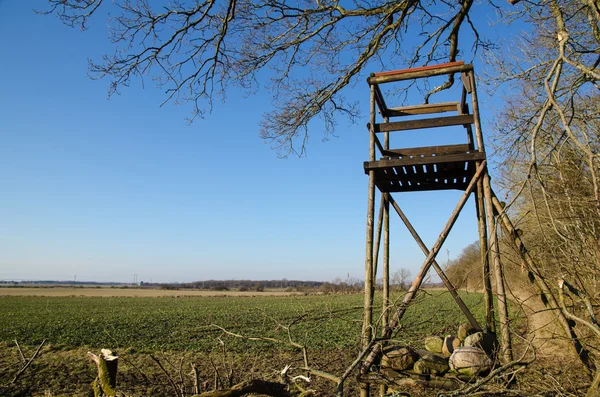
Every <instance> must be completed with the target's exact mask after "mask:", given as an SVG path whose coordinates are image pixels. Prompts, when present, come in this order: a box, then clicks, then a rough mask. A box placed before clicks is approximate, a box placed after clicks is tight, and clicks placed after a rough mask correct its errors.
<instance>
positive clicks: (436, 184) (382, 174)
mask: <svg viewBox="0 0 600 397" xmlns="http://www.w3.org/2000/svg"><path fill="white" fill-rule="evenodd" d="M484 159H485V153H483V152H478V151H473V152H463V153H452V154H435V153H433V154H430V155H412V156H404V157H402V158H392V159H382V160H378V161H366V162H365V163H364V168H365V173H369V171H370V170H374V171H375V184H376V185H377V187H378V188H379V190H380V191H381V192H383V193H393V192H415V191H426V190H448V189H455V190H465V189H466V188H467V186H468V185H469V182H470V181H471V178H472V177H473V175H474V174H475V168H476V166H475V163H476V162H477V161H481V160H484Z"/></svg>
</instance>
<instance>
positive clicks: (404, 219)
mask: <svg viewBox="0 0 600 397" xmlns="http://www.w3.org/2000/svg"><path fill="white" fill-rule="evenodd" d="M389 200H390V204H391V205H392V206H393V207H394V209H395V210H396V212H397V213H398V216H400V218H401V219H402V222H404V225H406V228H407V229H408V231H409V232H410V234H412V236H413V237H414V239H415V241H416V242H417V244H419V247H421V250H422V251H423V253H424V254H425V256H429V253H430V251H429V249H428V248H427V246H426V245H425V243H424V242H423V240H421V236H419V234H418V233H417V231H416V230H415V228H414V227H413V225H412V224H411V223H410V221H409V220H408V218H407V217H406V215H405V214H404V212H403V211H402V210H401V209H400V206H399V205H398V203H396V201H395V200H394V199H393V198H392V196H391V195H390V197H389ZM431 265H433V268H434V269H435V271H436V272H437V274H438V275H439V276H440V278H441V279H442V282H443V283H444V285H445V286H446V288H447V289H448V292H450V295H452V297H453V298H454V300H455V301H456V303H457V304H458V306H459V307H460V310H462V312H463V313H464V315H465V317H467V320H469V323H470V324H471V325H472V326H473V328H475V329H477V330H481V329H482V328H481V326H480V325H479V323H478V322H477V320H475V317H473V314H472V313H471V311H470V310H469V308H468V307H467V305H465V302H463V300H462V299H461V297H460V296H459V295H458V293H457V292H456V288H454V285H452V282H451V281H450V280H449V279H448V277H447V276H446V273H444V271H443V270H442V268H441V267H440V265H439V264H438V263H437V261H436V260H435V256H434V258H433V259H432V260H431ZM427 269H429V267H427Z"/></svg>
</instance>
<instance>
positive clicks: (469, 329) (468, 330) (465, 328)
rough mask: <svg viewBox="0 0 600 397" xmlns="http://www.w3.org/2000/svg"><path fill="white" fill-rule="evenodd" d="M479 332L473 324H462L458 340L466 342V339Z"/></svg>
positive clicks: (459, 328)
mask: <svg viewBox="0 0 600 397" xmlns="http://www.w3.org/2000/svg"><path fill="white" fill-rule="evenodd" d="M475 332H477V330H476V329H475V328H474V327H473V326H472V325H471V324H467V323H465V324H461V325H460V326H459V327H458V339H460V340H461V341H464V340H465V338H466V337H467V336H469V335H471V334H473V333H475Z"/></svg>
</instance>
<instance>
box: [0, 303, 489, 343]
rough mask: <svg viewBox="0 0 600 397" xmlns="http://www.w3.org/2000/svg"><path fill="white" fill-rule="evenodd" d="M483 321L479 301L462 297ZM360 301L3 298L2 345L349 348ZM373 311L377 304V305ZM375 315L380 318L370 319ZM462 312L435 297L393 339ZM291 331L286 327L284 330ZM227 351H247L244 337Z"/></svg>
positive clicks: (445, 327)
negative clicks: (281, 343)
mask: <svg viewBox="0 0 600 397" xmlns="http://www.w3.org/2000/svg"><path fill="white" fill-rule="evenodd" d="M463 298H464V299H465V301H466V302H467V305H469V306H470V307H472V309H473V311H474V313H475V315H476V316H477V317H479V318H480V319H481V318H483V306H482V302H481V295H479V294H465V295H464V296H463ZM362 300H363V297H362V295H359V294H354V295H310V296H287V297H274V296H266V297H200V298H196V297H183V298H119V297H114V298H94V297H2V298H0V313H2V326H1V327H0V340H2V341H7V342H10V341H13V340H18V341H19V343H21V344H28V345H35V344H37V343H39V342H40V341H41V340H42V339H46V340H47V341H48V342H49V343H51V344H57V345H66V346H88V347H105V346H111V347H114V348H123V347H134V348H136V349H140V350H159V349H167V350H190V349H191V350H204V349H210V348H211V347H212V345H213V344H214V338H215V337H217V336H219V335H220V334H221V331H220V330H219V329H218V328H216V327H215V325H216V326H220V327H223V328H225V329H227V330H228V331H231V332H235V333H239V334H243V335H246V336H267V337H274V338H283V339H287V328H290V330H291V335H292V337H293V339H294V340H295V341H296V342H299V343H302V344H305V345H307V346H308V347H310V348H319V349H322V348H329V347H342V348H348V347H355V346H356V345H357V343H358V340H359V337H360V329H361V318H362V317H361V316H362ZM378 306H379V305H378ZM375 315H376V316H377V315H378V312H376V313H375ZM464 321H465V320H464V318H463V316H462V313H461V312H460V310H459V309H458V307H457V306H456V304H455V303H454V301H453V300H452V298H451V297H450V295H449V294H448V293H441V292H440V291H435V292H432V293H430V297H423V298H422V299H421V302H420V303H418V304H416V305H413V307H411V308H410V309H409V311H408V312H407V315H406V320H405V321H404V324H405V327H404V328H405V329H404V331H403V332H402V333H401V334H399V335H398V337H400V338H403V339H407V342H410V341H412V340H413V339H414V338H415V337H419V335H420V334H422V333H424V332H425V333H439V334H440V335H443V334H446V333H452V332H454V330H455V328H456V326H457V324H458V323H460V322H464ZM290 325H291V327H290ZM231 343H232V345H235V346H239V347H242V348H244V349H245V348H247V347H248V346H247V345H253V344H255V343H248V342H247V341H244V340H242V339H235V338H234V339H233V340H232V341H231Z"/></svg>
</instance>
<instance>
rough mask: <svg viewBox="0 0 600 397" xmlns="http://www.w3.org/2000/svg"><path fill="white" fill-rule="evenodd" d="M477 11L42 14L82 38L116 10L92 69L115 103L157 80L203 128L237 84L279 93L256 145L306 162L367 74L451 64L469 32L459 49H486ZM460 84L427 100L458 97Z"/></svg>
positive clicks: (250, 8) (175, 9)
mask: <svg viewBox="0 0 600 397" xmlns="http://www.w3.org/2000/svg"><path fill="white" fill-rule="evenodd" d="M105 3H106V4H105ZM473 4H474V1H473V0H461V1H459V2H446V1H440V0H435V1H433V2H423V1H420V0H401V1H379V0H377V1H369V2H367V1H363V0H353V1H349V2H345V3H344V4H343V5H342V4H341V3H340V2H338V1H335V0H316V1H309V0H297V1H293V2H290V1H284V0H259V1H251V0H228V1H216V0H206V1H200V0H198V1H184V0H172V1H162V2H161V1H153V2H150V1H148V0H114V1H113V2H112V3H111V4H108V2H105V1H103V0H49V8H48V9H46V10H41V11H39V12H41V13H47V14H56V15H57V16H58V17H59V18H60V19H61V20H62V21H63V22H64V23H65V24H67V25H69V26H73V27H80V28H82V29H85V28H86V26H88V24H89V23H90V19H91V18H92V17H93V16H95V15H96V14H99V13H101V12H102V10H107V11H110V18H109V24H108V26H109V35H110V39H111V40H112V42H113V43H114V46H115V51H114V53H113V54H112V55H105V56H104V57H103V60H102V61H101V62H96V61H90V65H89V67H90V74H91V76H92V77H94V78H102V77H108V78H110V79H111V84H110V90H109V93H110V94H113V93H115V92H118V91H119V89H121V88H122V87H127V86H128V85H129V84H130V83H131V81H132V80H133V79H136V78H140V79H143V78H147V77H151V78H152V79H154V80H155V81H156V83H157V84H158V86H159V87H161V88H163V89H165V90H166V98H165V102H169V101H172V102H176V103H191V104H192V106H193V116H194V117H196V116H202V114H203V113H204V112H205V111H206V110H207V109H210V108H211V107H212V105H213V100H214V99H215V98H216V97H224V95H225V91H226V89H227V87H228V86H230V85H234V86H238V87H242V88H244V89H246V90H247V91H248V92H249V93H253V92H255V91H256V90H257V89H258V88H259V87H260V86H265V87H266V89H268V90H269V91H270V92H272V96H273V109H272V110H271V111H270V112H267V113H265V114H264V118H263V121H262V123H261V126H260V127H261V128H260V136H261V137H263V138H264V139H266V140H268V141H271V142H272V143H273V144H274V146H275V147H277V148H278V149H279V150H280V153H282V154H289V153H297V154H300V155H301V154H303V153H304V151H305V145H306V142H307V139H308V125H309V122H310V121H311V120H312V119H314V118H315V117H319V118H321V120H322V121H323V130H324V138H327V137H329V136H330V135H331V134H333V133H334V130H335V125H336V117H337V116H339V115H341V116H346V117H348V118H349V119H350V120H353V119H354V118H355V117H356V116H357V114H358V109H357V107H356V104H355V103H353V102H352V101H348V100H346V98H345V97H344V95H343V89H344V88H345V87H347V86H348V85H350V84H352V82H354V81H356V79H357V77H359V76H360V74H361V72H362V71H363V70H364V69H365V68H366V67H367V66H368V65H372V64H378V66H377V69H380V68H382V67H386V66H387V67H390V66H391V65H396V68H397V65H407V66H409V67H410V66H413V65H416V64H427V63H430V62H439V61H444V60H446V61H455V60H456V58H457V56H458V54H459V33H460V32H462V31H463V30H465V29H469V30H472V32H473V34H472V35H470V36H471V37H474V39H473V40H471V41H470V42H469V43H467V45H466V46H464V47H466V48H469V46H474V48H475V49H477V48H479V47H481V46H484V47H488V46H490V44H489V43H488V42H485V41H484V39H483V38H482V36H480V35H479V33H478V31H477V30H476V28H475V24H476V21H474V20H472V19H471V17H470V12H471V9H472V7H473ZM415 38H417V40H416V41H415ZM469 52H470V51H469ZM453 78H454V77H453V76H451V77H450V79H449V80H448V81H447V82H446V83H445V84H443V85H441V86H440V87H436V88H434V89H432V92H436V91H439V90H441V89H443V88H447V87H449V86H451V85H452V83H453V81H454V80H453ZM427 98H428V95H427V97H426V100H427Z"/></svg>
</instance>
